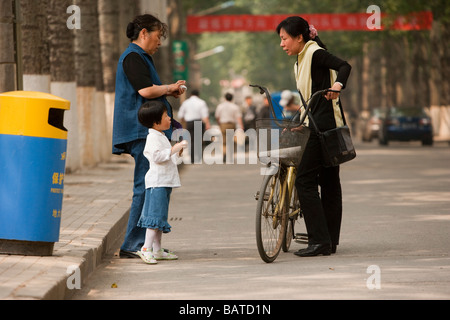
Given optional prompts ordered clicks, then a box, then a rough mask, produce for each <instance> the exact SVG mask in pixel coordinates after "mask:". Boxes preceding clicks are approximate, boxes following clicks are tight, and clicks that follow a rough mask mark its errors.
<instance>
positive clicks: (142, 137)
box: [112, 14, 185, 258]
mask: <svg viewBox="0 0 450 320" xmlns="http://www.w3.org/2000/svg"><path fill="white" fill-rule="evenodd" d="M167 29H168V27H167V25H166V24H165V23H163V22H161V21H160V20H159V19H158V18H156V17H154V16H152V15H149V14H145V15H141V16H137V17H136V18H135V19H134V21H133V22H130V23H129V24H128V27H127V37H128V38H129V39H130V41H131V43H130V45H129V46H128V48H127V49H126V50H125V51H124V52H123V54H122V55H121V57H120V59H119V63H118V67H117V74H116V97H115V107H114V125H113V137H112V138H113V153H114V154H122V153H127V154H130V155H131V156H132V157H133V158H134V161H135V170H134V186H133V201H132V203H131V209H130V215H129V218H128V226H127V231H126V233H125V240H124V242H123V244H122V246H121V248H120V253H119V255H120V257H121V258H139V256H138V255H137V254H136V252H137V251H139V250H140V249H141V247H142V245H143V244H144V239H145V232H146V229H144V228H140V227H138V226H137V222H138V221H139V218H140V216H141V212H142V207H143V204H144V200H145V182H144V181H145V179H144V178H145V174H146V173H147V171H148V169H149V163H148V160H147V158H145V157H144V154H143V152H144V147H145V141H146V138H147V134H148V128H146V127H144V126H142V125H141V124H140V123H139V120H138V116H137V114H138V110H139V108H140V107H141V106H142V104H144V103H145V102H146V101H148V100H160V101H162V102H164V103H165V104H166V106H167V110H168V114H169V116H170V117H172V107H171V106H170V104H169V103H168V101H167V99H166V96H173V97H176V98H177V97H179V95H180V94H181V93H182V92H183V89H181V85H184V84H185V81H178V82H177V83H172V84H162V83H161V80H160V78H159V75H158V73H157V71H156V68H155V65H154V64H153V59H152V57H151V56H152V55H153V54H154V53H156V52H157V51H158V48H159V47H160V46H161V43H162V42H161V41H162V39H163V38H165V37H166V34H167ZM171 133H172V128H170V129H169V130H168V131H166V132H165V134H166V135H167V136H168V138H169V139H170V138H171Z"/></svg>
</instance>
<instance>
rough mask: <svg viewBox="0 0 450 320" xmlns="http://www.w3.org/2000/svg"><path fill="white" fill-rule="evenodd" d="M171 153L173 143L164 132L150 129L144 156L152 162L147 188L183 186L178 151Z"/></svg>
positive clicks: (147, 177) (147, 175) (147, 178)
mask: <svg viewBox="0 0 450 320" xmlns="http://www.w3.org/2000/svg"><path fill="white" fill-rule="evenodd" d="M171 153H172V145H171V144H170V141H169V139H167V137H166V136H165V135H164V133H161V132H159V131H157V130H155V129H149V130H148V136H147V142H146V144H145V149H144V156H145V157H146V158H147V159H148V161H149V163H150V170H148V172H147V174H146V175H145V188H147V189H148V188H155V187H171V188H178V187H181V182H180V176H179V174H178V167H177V160H178V153H177V154H174V155H171Z"/></svg>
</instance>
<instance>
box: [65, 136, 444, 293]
mask: <svg viewBox="0 0 450 320" xmlns="http://www.w3.org/2000/svg"><path fill="white" fill-rule="evenodd" d="M357 152H358V156H357V158H356V159H355V160H354V161H352V162H350V163H347V164H344V165H343V166H342V167H341V180H342V186H343V196H344V218H343V225H342V232H341V244H340V246H339V247H338V250H337V253H336V254H334V255H331V256H327V257H324V256H319V257H310V258H300V257H297V256H295V255H294V254H293V252H294V251H296V250H298V249H299V248H302V247H304V246H305V245H304V244H297V243H293V244H292V246H291V250H290V252H287V253H280V255H279V257H278V258H277V260H276V261H275V262H273V263H270V264H267V263H264V262H263V261H262V260H261V259H260V257H259V255H258V252H257V249H256V243H255V231H254V229H255V208H256V201H255V200H254V194H255V192H256V190H258V189H259V185H260V183H261V181H262V176H261V175H260V168H261V167H260V166H259V165H249V164H246V165H238V164H234V165H194V166H190V165H186V166H185V167H184V168H183V170H182V174H181V180H182V184H183V186H182V188H180V189H177V190H175V191H174V193H173V195H172V201H171V205H170V213H169V219H170V223H171V225H172V232H171V233H170V234H168V235H164V236H163V247H165V248H169V249H171V250H172V251H174V252H175V253H176V254H178V255H179V257H180V258H179V260H177V261H163V262H160V263H158V264H157V265H146V264H145V263H143V262H142V261H141V260H140V259H119V258H118V257H117V255H111V256H110V257H108V259H106V260H105V261H104V263H103V264H102V265H101V266H100V267H99V269H98V270H97V271H96V272H95V273H94V274H93V275H92V276H91V277H90V278H89V279H87V281H86V283H85V284H84V285H83V287H82V288H81V290H79V291H78V292H77V293H76V294H75V296H74V297H73V299H74V300H80V299H83V300H84V299H86V300H99V299H107V300H109V299H110V300H116V299H121V300H129V299H138V300H139V299H149V300H286V299H287V300H298V299H306V300H309V299H344V300H347V299H356V300H375V299H377V300H378V299H380V300H388V299H405V300H406V299H408V300H410V299H412V300H415V299H426V300H428V299H445V300H447V299H449V298H450V257H449V251H450V249H449V248H450V246H449V244H450V147H449V146H448V144H444V143H441V144H435V146H433V147H422V146H421V145H420V144H419V143H417V144H416V143H391V144H390V145H389V146H388V147H379V146H378V145H377V144H376V143H375V142H374V143H371V144H360V145H358V146H357ZM300 231H301V230H300Z"/></svg>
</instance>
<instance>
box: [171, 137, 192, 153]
mask: <svg viewBox="0 0 450 320" xmlns="http://www.w3.org/2000/svg"><path fill="white" fill-rule="evenodd" d="M187 146H188V142H187V141H186V140H183V141H181V142H178V143H176V144H175V145H174V146H173V147H172V154H175V153H178V154H179V155H180V156H181V154H182V153H183V149H184V148H186V147H187Z"/></svg>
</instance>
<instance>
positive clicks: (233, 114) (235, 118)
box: [215, 93, 244, 160]
mask: <svg viewBox="0 0 450 320" xmlns="http://www.w3.org/2000/svg"><path fill="white" fill-rule="evenodd" d="M232 101H233V95H232V94H231V93H226V94H225V101H224V102H222V103H220V104H219V105H218V106H217V109H216V112H215V117H216V120H217V123H218V124H219V126H220V130H221V132H222V141H223V158H224V160H225V157H226V154H227V150H226V147H227V146H226V143H227V130H228V129H231V130H236V129H242V130H244V124H243V122H242V112H241V110H240V108H239V106H238V105H237V104H235V103H233V102H232ZM232 146H233V148H234V142H233V145H232ZM230 147H231V146H230Z"/></svg>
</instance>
